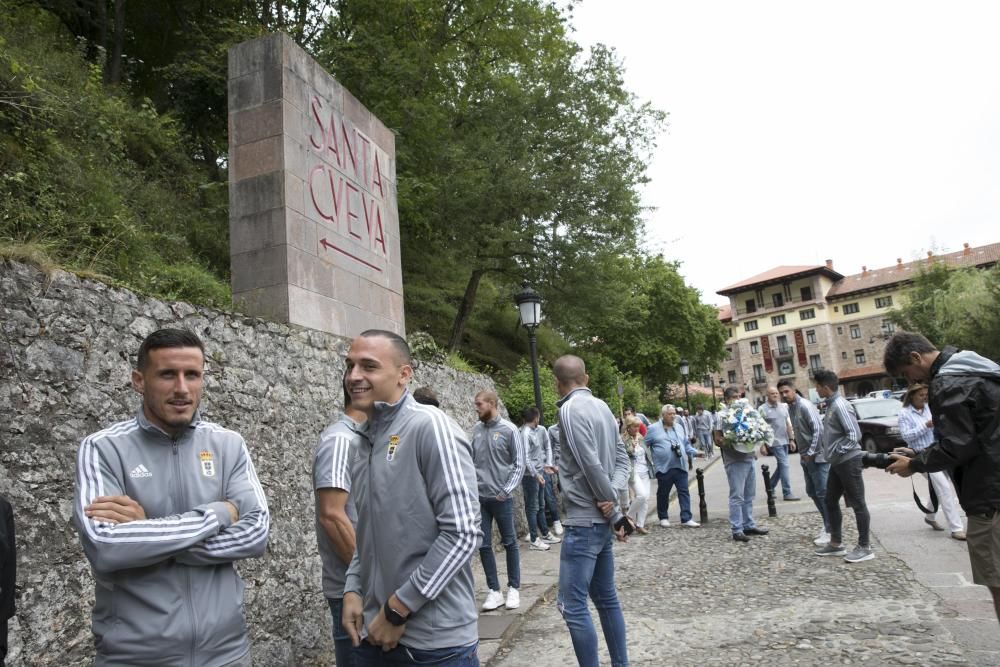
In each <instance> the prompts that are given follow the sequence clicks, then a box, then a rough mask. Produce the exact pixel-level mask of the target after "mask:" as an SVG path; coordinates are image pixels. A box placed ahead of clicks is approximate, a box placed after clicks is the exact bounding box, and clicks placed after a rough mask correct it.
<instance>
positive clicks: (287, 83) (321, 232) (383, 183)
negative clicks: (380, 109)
mask: <svg viewBox="0 0 1000 667" xmlns="http://www.w3.org/2000/svg"><path fill="white" fill-rule="evenodd" d="M395 155H396V152H395V141H394V136H393V134H392V132H391V131H390V130H389V129H388V128H387V127H386V126H385V125H383V124H382V123H381V122H380V121H379V119H378V118H376V117H375V116H374V115H373V114H372V113H371V112H370V111H368V109H366V108H365V107H364V105H362V104H361V103H360V102H359V101H358V100H357V99H356V98H355V97H354V96H353V95H352V94H351V93H350V92H349V91H348V90H347V89H345V88H344V87H343V86H341V85H340V84H339V83H338V82H337V81H336V80H335V79H334V78H333V77H332V76H330V75H329V74H328V73H327V72H326V71H324V70H323V68H322V67H320V66H319V65H318V64H317V63H316V61H314V60H313V59H312V58H311V57H310V56H309V55H308V54H306V52H305V51H303V50H302V49H301V48H299V47H298V45H296V44H295V43H294V42H293V41H292V40H291V38H290V37H288V36H287V35H284V34H281V33H277V34H273V35H269V36H267V37H262V38H260V39H255V40H252V41H249V42H244V43H242V44H239V45H237V46H234V47H233V48H232V49H230V51H229V233H230V251H229V252H230V258H231V266H232V287H233V302H234V305H236V307H237V308H239V309H240V310H243V311H244V312H246V313H249V314H252V315H259V316H261V317H266V318H268V319H272V320H277V321H279V322H287V323H290V324H298V325H301V326H305V327H310V328H313V329H319V330H321V331H327V332H330V333H334V334H338V335H341V336H353V335H356V334H358V333H360V332H361V331H363V330H365V329H372V328H378V329H388V330H390V331H395V332H397V333H399V334H401V335H402V334H404V333H405V332H404V322H403V274H402V270H401V268H400V257H399V248H400V243H399V214H398V212H397V210H396V159H395Z"/></svg>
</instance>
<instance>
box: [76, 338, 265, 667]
mask: <svg viewBox="0 0 1000 667" xmlns="http://www.w3.org/2000/svg"><path fill="white" fill-rule="evenodd" d="M204 365H205V356H204V348H203V346H202V342H201V340H199V339H198V337H197V336H196V335H194V334H193V333H191V332H188V331H183V330H179V329H163V330H160V331H156V332H154V333H152V334H150V335H149V336H148V337H147V338H146V340H145V341H144V342H143V343H142V346H141V347H140V348H139V363H138V368H137V370H135V371H133V373H132V385H133V388H134V389H135V390H136V391H137V392H138V393H140V394H142V397H143V398H142V408H141V409H140V410H139V411H138V413H137V414H136V416H135V417H134V418H133V419H130V420H128V421H124V422H119V423H118V424H115V425H113V426H110V427H109V428H106V429H104V430H103V431H99V432H97V433H94V434H92V435H89V436H87V437H86V438H84V440H83V442H82V443H81V445H80V449H79V452H78V455H77V469H76V497H75V503H74V520H75V522H76V525H77V528H78V529H79V531H80V541H81V542H82V543H83V550H84V552H85V553H86V555H87V558H88V559H89V560H90V564H91V568H92V569H93V572H94V580H95V582H96V584H97V585H96V587H95V594H96V595H95V598H96V599H95V602H94V611H93V632H94V640H95V644H96V649H97V655H96V659H95V661H94V664H95V665H98V666H107V667H111V666H116V667H117V666H125V665H130V666H131V665H158V666H173V665H177V666H181V665H184V666H185V667H186V666H188V665H199V666H200V667H229V666H234V667H235V666H240V667H243V666H247V667H249V665H250V655H249V651H250V644H249V641H248V640H247V630H246V624H245V621H244V613H243V581H242V580H241V579H240V576H239V574H237V572H236V568H235V567H233V564H234V563H235V562H236V561H238V560H241V559H244V558H252V557H255V556H260V555H262V554H263V553H264V548H265V546H266V545H267V534H268V526H269V515H268V510H267V501H266V499H265V497H264V491H263V489H262V488H261V485H260V482H259V481H258V479H257V473H256V471H255V470H254V467H253V463H252V462H251V460H250V454H249V451H248V450H247V446H246V443H245V442H244V441H243V438H242V437H240V435H239V434H238V433H236V432H234V431H229V430H227V429H225V428H223V427H221V426H218V425H217V424H212V423H210V422H207V421H202V420H201V419H200V418H199V416H198V404H199V401H200V400H201V393H202V386H203V380H204Z"/></svg>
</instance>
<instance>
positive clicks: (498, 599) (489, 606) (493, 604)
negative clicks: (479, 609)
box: [483, 591, 503, 611]
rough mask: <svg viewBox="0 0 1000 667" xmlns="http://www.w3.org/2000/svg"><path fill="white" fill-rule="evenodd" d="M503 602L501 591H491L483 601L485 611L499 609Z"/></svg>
mask: <svg viewBox="0 0 1000 667" xmlns="http://www.w3.org/2000/svg"><path fill="white" fill-rule="evenodd" d="M502 604H503V594H502V593H501V592H500V591H490V592H489V594H488V595H487V596H486V600H485V601H484V602H483V611H493V610H494V609H499V607H500V605H502Z"/></svg>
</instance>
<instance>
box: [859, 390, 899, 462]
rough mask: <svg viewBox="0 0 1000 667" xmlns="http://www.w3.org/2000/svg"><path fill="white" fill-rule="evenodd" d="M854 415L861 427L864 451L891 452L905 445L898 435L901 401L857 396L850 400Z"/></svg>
mask: <svg viewBox="0 0 1000 667" xmlns="http://www.w3.org/2000/svg"><path fill="white" fill-rule="evenodd" d="M851 408H852V409H853V410H854V416H855V417H857V418H858V425H859V426H860V427H861V446H862V447H863V448H864V449H865V451H868V452H872V453H876V452H891V451H892V450H893V449H894V448H895V447H905V446H906V442H904V441H903V439H902V438H901V437H899V411H900V410H902V409H903V403H902V402H901V401H899V400H897V399H895V398H859V399H856V400H854V401H851Z"/></svg>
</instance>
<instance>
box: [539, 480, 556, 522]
mask: <svg viewBox="0 0 1000 667" xmlns="http://www.w3.org/2000/svg"><path fill="white" fill-rule="evenodd" d="M542 476H543V477H545V487H544V488H545V516H546V518H547V519H548V523H549V525H550V526H551V525H552V524H553V523H555V522H556V521H558V520H559V504H558V503H557V502H556V487H555V484H553V483H552V475H550V474H549V473H547V472H545V473H542Z"/></svg>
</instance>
